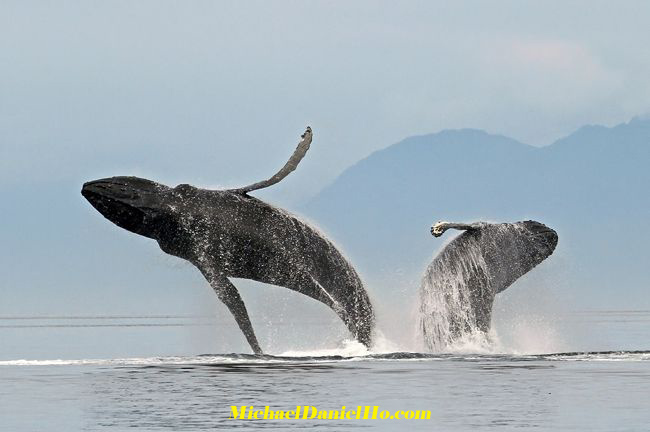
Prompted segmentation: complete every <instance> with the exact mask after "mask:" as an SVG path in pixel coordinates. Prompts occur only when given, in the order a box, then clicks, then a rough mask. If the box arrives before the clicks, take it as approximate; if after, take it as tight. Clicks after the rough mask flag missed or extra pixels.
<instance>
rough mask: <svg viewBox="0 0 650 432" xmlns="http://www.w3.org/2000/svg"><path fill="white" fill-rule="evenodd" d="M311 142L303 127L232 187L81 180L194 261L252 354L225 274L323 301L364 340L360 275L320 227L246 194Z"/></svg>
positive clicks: (251, 335) (96, 202) (137, 227)
mask: <svg viewBox="0 0 650 432" xmlns="http://www.w3.org/2000/svg"><path fill="white" fill-rule="evenodd" d="M311 142H312V130H311V128H309V127H308V128H307V130H306V131H305V133H304V134H303V135H302V137H301V141H300V143H299V144H298V147H297V148H296V150H295V152H294V154H293V155H292V156H291V158H290V159H289V161H288V162H287V163H286V164H285V166H284V167H283V168H282V169H281V170H280V171H278V172H277V173H276V174H275V175H273V176H272V177H271V178H269V179H268V180H265V181H261V182H258V183H254V184H252V185H250V186H246V187H243V188H237V189H231V190H208V189H200V188H196V187H193V186H190V185H188V184H181V185H178V186H176V187H168V186H165V185H163V184H160V183H156V182H153V181H151V180H147V179H142V178H138V177H111V178H105V179H101V180H95V181H91V182H88V183H85V184H84V185H83V188H82V190H81V193H82V195H83V196H84V197H85V198H86V199H87V200H88V201H89V202H90V203H91V204H92V206H93V207H95V208H96V209H97V210H98V211H99V212H100V213H101V214H102V215H103V216H104V217H106V218H107V219H108V220H110V221H111V222H113V223H114V224H116V225H117V226H119V227H121V228H124V229H126V230H129V231H131V232H133V233H135V234H139V235H142V236H145V237H149V238H152V239H154V240H156V241H157V242H158V245H159V246H160V248H161V249H162V250H163V251H164V252H166V253H168V254H170V255H174V256H177V257H179V258H182V259H185V260H187V261H189V262H190V263H192V264H193V265H194V266H196V267H197V268H198V269H199V270H200V272H201V273H202V274H203V276H204V277H205V279H206V280H207V281H208V282H209V283H210V285H211V286H212V288H213V289H214V291H215V292H216V294H217V296H218V297H219V299H220V300H221V301H222V302H223V303H224V304H225V305H226V307H228V309H229V310H230V312H231V313H232V315H233V316H234V318H235V320H236V322H237V324H238V326H239V328H240V329H241V330H242V332H243V333H244V336H245V337H246V340H247V341H248V343H249V345H250V346H251V348H252V350H253V352H255V353H257V354H261V353H262V349H261V347H260V345H259V343H258V341H257V337H256V336H255V332H254V330H253V327H252V325H251V322H250V318H249V316H248V312H247V310H246V306H245V305H244V302H243V300H242V298H241V296H240V295H239V292H238V290H237V288H236V287H235V286H234V285H233V284H232V283H231V281H230V278H242V279H251V280H255V281H259V282H264V283H268V284H273V285H277V286H282V287H286V288H289V289H291V290H294V291H297V292H299V293H302V294H304V295H306V296H309V297H311V298H313V299H315V300H318V301H320V302H321V303H324V304H326V305H327V306H329V307H330V308H331V309H332V310H333V311H334V312H335V313H336V314H337V315H338V316H339V317H340V318H341V320H343V322H344V323H345V325H346V326H347V328H348V329H349V331H350V332H351V334H352V335H353V336H354V337H355V338H356V339H357V340H359V341H360V342H361V343H363V344H365V345H366V346H370V343H371V338H372V329H373V325H374V314H373V309H372V306H371V303H370V300H369V298H368V294H367V293H366V291H365V289H364V286H363V283H362V281H361V279H360V278H359V275H358V274H357V272H356V271H355V270H354V268H353V267H352V266H351V265H350V263H349V262H348V261H347V260H346V259H345V257H344V256H343V255H342V254H341V253H340V252H339V251H338V249H337V248H336V246H334V244H333V243H332V242H330V241H329V240H328V239H326V238H325V237H324V236H323V235H322V234H321V233H319V232H318V231H317V230H315V229H314V228H312V227H310V226H309V225H308V224H306V223H305V222H303V221H301V220H300V219H299V218H297V217H296V216H294V215H292V214H290V213H288V212H286V211H284V210H282V209H280V208H277V207H275V206H272V205H270V204H268V203H266V202H264V201H261V200H259V199H257V198H255V197H252V196H249V195H248V193H249V192H252V191H254V190H257V189H261V188H265V187H268V186H271V185H273V184H275V183H277V182H279V181H281V180H282V179H283V178H285V177H286V176H287V175H289V174H290V173H291V172H292V171H293V170H295V169H296V167H297V165H298V164H299V162H300V160H301V159H302V158H303V157H304V155H305V153H306V152H307V150H308V149H309V146H310V144H311Z"/></svg>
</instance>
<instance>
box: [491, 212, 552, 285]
mask: <svg viewBox="0 0 650 432" xmlns="http://www.w3.org/2000/svg"><path fill="white" fill-rule="evenodd" d="M481 237H482V244H483V247H484V251H483V255H484V258H485V260H486V263H487V264H488V265H489V268H490V270H491V271H490V273H491V277H492V278H493V281H494V282H495V287H496V288H497V289H496V292H500V291H503V290H504V289H506V288H507V287H508V286H510V284H512V283H513V282H514V281H515V280H516V279H518V278H519V277H521V276H523V275H524V274H526V273H528V272H529V271H530V270H532V269H533V268H534V267H536V266H537V265H538V264H540V263H541V262H542V261H544V260H545V259H546V258H548V257H549V256H550V255H551V254H552V253H553V251H554V250H555V247H556V246H557V242H558V235H557V233H556V232H555V230H553V229H551V228H549V227H547V226H546V225H544V224H542V223H540V222H536V221H530V220H529V221H523V222H515V223H504V224H494V225H487V226H486V227H485V228H484V229H482V230H481Z"/></svg>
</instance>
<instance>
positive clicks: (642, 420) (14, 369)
mask: <svg viewBox="0 0 650 432" xmlns="http://www.w3.org/2000/svg"><path fill="white" fill-rule="evenodd" d="M576 317H577V318H576ZM142 318H143V317H140V318H139V319H135V318H125V317H103V318H102V317H95V318H93V320H92V322H90V323H89V321H88V320H86V319H73V318H71V317H61V318H50V319H48V320H43V319H42V318H39V319H34V318H31V319H27V318H26V317H20V319H18V317H10V318H9V317H5V318H2V319H0V337H2V350H1V351H0V430H2V431H76V430H79V431H100V430H112V431H113V430H118V431H120V430H142V431H160V430H169V431H186V430H187V431H194V430H214V429H237V430H258V429H278V430H294V429H296V430H297V429H304V428H309V429H316V430H337V431H339V430H355V429H368V428H372V429H378V430H403V429H406V428H408V429H409V430H433V431H436V430H440V431H448V430H451V431H455V430H463V431H464V430H529V429H534V430H553V431H555V430H589V431H612V430H617V431H647V430H650V391H649V390H648V389H649V388H650V351H648V349H650V340H648V339H650V336H649V335H648V333H650V332H649V330H650V312H648V311H618V312H613V311H601V312H590V313H582V314H575V315H574V316H573V318H574V319H577V321H579V323H581V324H582V325H586V326H587V327H588V328H590V329H592V331H594V332H599V333H603V332H605V330H607V331H608V332H609V333H608V334H609V336H611V339H608V342H607V343H598V342H593V344H594V348H595V349H594V350H591V351H596V350H597V349H599V348H602V347H603V346H604V345H607V346H606V347H605V348H608V349H612V348H615V347H613V346H611V345H616V338H619V340H620V342H619V345H620V346H621V347H622V348H621V349H625V351H619V350H616V349H614V352H611V351H607V352H573V353H571V352H569V353H537V354H514V353H496V352H486V351H485V350H482V351H481V352H480V353H472V352H469V351H467V352H460V353H453V354H441V355H430V354H429V355H427V354H418V353H399V352H397V353H396V352H392V353H391V352H384V353H381V354H372V353H370V354H369V353H365V352H360V353H355V352H354V349H350V347H347V348H342V349H340V350H339V351H337V350H336V349H334V350H329V351H322V352H320V353H319V352H305V353H300V352H297V353H296V352H294V353H292V355H290V356H289V355H285V356H266V357H256V356H252V355H245V354H227V355H224V354H209V355H187V356H151V357H146V356H145V357H130V358H121V359H118V358H111V357H103V358H91V357H87V356H83V355H81V354H83V353H84V349H85V348H84V347H87V346H92V345H93V344H92V343H90V342H91V341H94V342H93V343H95V344H96V345H97V346H103V344H107V343H110V344H113V345H116V346H119V345H122V346H134V347H135V346H140V347H142V346H146V340H150V339H152V338H153V339H154V340H160V339H159V338H157V337H154V336H155V335H154V333H155V334H156V335H158V336H160V335H163V336H167V337H168V338H169V339H170V340H174V336H173V332H175V331H177V328H178V327H179V326H180V327H181V328H183V329H189V330H187V331H192V327H191V325H190V324H189V323H187V322H186V323H185V324H183V325H179V326H177V325H176V324H177V323H178V320H179V319H178V318H174V317H150V318H148V319H145V320H144V322H142ZM145 318H146V317H145ZM139 320H140V321H139ZM98 323H99V324H98ZM112 326H113V327H112ZM116 332H121V333H119V338H116V337H115V333H116ZM48 335H49V336H48ZM109 335H110V336H112V338H109V337H108V336H109ZM35 340H36V341H38V344H37V345H38V347H39V349H40V351H38V350H36V348H35V346H34V341H35ZM69 340H78V341H79V346H78V347H77V349H78V352H77V354H80V355H78V356H76V357H75V356H73V355H71V354H74V350H72V351H70V350H68V353H69V354H70V355H68V356H51V357H49V358H48V357H47V353H48V352H51V353H56V354H60V352H57V351H56V346H61V344H62V343H64V341H69ZM595 340H596V339H595ZM124 344H126V345H124ZM68 348H69V347H68ZM109 348H110V347H104V349H105V351H103V352H110V349H109ZM501 348H503V347H501ZM98 352H102V351H98ZM134 352H139V351H137V350H136V349H135V348H134ZM337 353H338V354H340V355H336V354H337ZM190 354H191V353H190ZM319 354H321V355H319ZM231 405H237V406H240V405H248V406H250V405H253V406H255V407H256V408H263V407H264V406H266V405H269V406H270V407H271V409H283V410H289V409H295V406H296V405H311V406H315V407H317V408H319V409H326V410H334V409H340V408H341V406H342V405H345V406H346V407H347V408H348V409H350V408H352V409H353V408H354V407H356V406H357V405H364V406H365V405H370V406H379V408H380V409H382V410H383V409H385V410H390V411H396V410H417V409H420V410H430V411H431V419H429V420H300V421H296V420H291V421H286V420H285V421H279V420H278V421H273V420H235V419H232V418H229V417H230V406H231Z"/></svg>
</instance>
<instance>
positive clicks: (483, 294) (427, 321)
mask: <svg viewBox="0 0 650 432" xmlns="http://www.w3.org/2000/svg"><path fill="white" fill-rule="evenodd" d="M448 229H457V230H463V231H464V232H463V233H462V234H460V235H459V236H457V237H456V238H455V239H453V240H452V241H451V242H450V243H449V244H447V246H445V247H444V249H443V250H442V251H441V252H440V253H439V254H438V255H437V256H436V257H435V258H434V259H433V261H432V262H431V264H429V266H428V268H427V269H426V272H425V274H424V277H423V278H422V283H421V286H420V292H419V294H420V313H419V323H418V324H419V327H420V332H421V335H422V337H423V340H424V344H425V346H426V348H428V349H429V350H430V351H440V350H441V349H443V348H444V347H445V346H448V345H449V344H451V343H453V342H454V341H455V340H457V339H458V338H460V337H461V336H463V335H466V334H470V333H472V332H474V331H480V332H483V333H487V332H488V331H489V329H490V321H491V318H492V304H493V302H494V298H495V296H496V294H498V293H500V292H502V291H503V290H505V289H506V288H508V287H509V286H510V285H512V284H513V283H514V282H515V281H516V280H517V279H518V278H520V277H521V276H523V275H524V274H526V273H527V272H528V271H530V270H531V269H532V268H533V267H535V266H536V265H538V264H539V263H541V262H542V261H544V260H545V259H546V258H547V257H549V256H550V255H551V254H552V253H553V251H554V250H555V247H556V246H557V241H558V236H557V233H556V232H555V231H554V230H552V229H551V228H549V227H547V226H546V225H544V224H542V223H539V222H535V221H524V222H516V223H498V224H492V223H485V222H476V223H472V224H463V223H451V222H438V223H436V224H434V225H433V226H432V227H431V234H432V235H433V236H434V237H440V236H441V235H443V233H444V232H445V231H446V230H448Z"/></svg>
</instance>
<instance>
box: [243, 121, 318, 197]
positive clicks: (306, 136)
mask: <svg viewBox="0 0 650 432" xmlns="http://www.w3.org/2000/svg"><path fill="white" fill-rule="evenodd" d="M312 136H313V134H312V131H311V128H310V127H309V126H307V129H306V130H305V133H303V134H302V135H301V138H302V139H301V140H300V142H299V143H298V147H296V150H295V151H294V152H293V154H292V155H291V157H290V158H289V160H288V161H287V163H286V164H284V166H283V167H282V169H280V171H278V172H277V173H275V174H274V175H273V176H272V177H271V178H269V179H267V180H263V181H260V182H257V183H253V184H251V185H248V186H244V187H242V188H237V189H232V192H238V193H244V194H245V193H248V192H251V191H254V190H257V189H263V188H266V187H269V186H272V185H274V184H276V183H278V182H280V181H281V180H282V179H284V178H285V177H286V176H288V175H289V174H291V172H293V171H294V170H295V169H296V168H297V167H298V164H299V163H300V161H301V160H302V158H303V157H305V154H306V153H307V150H309V145H310V144H311V139H312Z"/></svg>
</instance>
